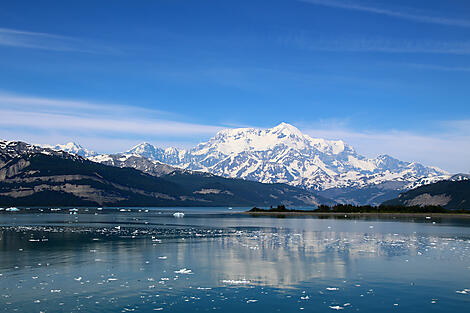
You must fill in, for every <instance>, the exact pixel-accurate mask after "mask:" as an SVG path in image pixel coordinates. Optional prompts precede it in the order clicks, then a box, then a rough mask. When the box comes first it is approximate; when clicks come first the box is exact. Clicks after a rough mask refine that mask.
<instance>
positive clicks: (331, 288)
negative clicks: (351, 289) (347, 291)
mask: <svg viewBox="0 0 470 313" xmlns="http://www.w3.org/2000/svg"><path fill="white" fill-rule="evenodd" d="M326 290H329V291H335V290H339V288H338V287H326Z"/></svg>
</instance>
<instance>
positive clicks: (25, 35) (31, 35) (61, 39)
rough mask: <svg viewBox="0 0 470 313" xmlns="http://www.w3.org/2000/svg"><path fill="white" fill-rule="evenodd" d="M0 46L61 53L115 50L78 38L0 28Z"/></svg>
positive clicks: (113, 51) (112, 51)
mask: <svg viewBox="0 0 470 313" xmlns="http://www.w3.org/2000/svg"><path fill="white" fill-rule="evenodd" d="M0 46H7V47H16V48H28V49H40V50H51V51H61V52H84V53H116V52H117V50H115V49H111V48H109V47H104V46H100V45H98V44H96V43H92V42H89V41H86V40H82V39H79V38H74V37H68V36H60V35H55V34H49V33H41V32H30V31H23V30H17V29H10V28H0Z"/></svg>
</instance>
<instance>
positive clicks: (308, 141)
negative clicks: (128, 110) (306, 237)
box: [90, 123, 450, 204]
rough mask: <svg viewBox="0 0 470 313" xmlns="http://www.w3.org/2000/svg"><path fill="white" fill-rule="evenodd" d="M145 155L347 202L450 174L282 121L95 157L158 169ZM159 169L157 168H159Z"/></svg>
mask: <svg viewBox="0 0 470 313" xmlns="http://www.w3.org/2000/svg"><path fill="white" fill-rule="evenodd" d="M129 156H140V157H143V158H147V159H150V160H152V161H157V162H159V163H155V166H156V167H161V163H163V164H168V165H170V166H173V167H177V168H180V169H186V170H192V171H203V172H209V173H212V174H215V175H220V176H224V177H232V178H243V179H247V180H254V181H258V182H262V183H287V184H289V185H292V186H298V187H302V188H304V189H307V190H315V191H318V192H319V193H320V194H321V195H324V196H326V197H330V198H334V199H335V200H338V201H341V202H349V203H356V204H366V203H367V204H379V203H381V202H382V201H385V200H388V199H391V198H394V197H396V196H397V195H398V194H399V193H400V192H401V191H403V190H407V189H410V188H415V187H418V186H421V185H424V184H429V183H433V182H436V181H439V180H443V179H448V178H450V175H449V174H448V173H447V172H445V171H443V170H441V169H439V168H436V167H427V166H423V165H421V164H419V163H413V162H405V161H400V160H397V159H395V158H393V157H391V156H388V155H380V156H378V157H376V158H366V157H364V156H362V155H360V154H358V153H357V152H356V151H355V150H354V148H353V147H351V146H349V145H347V144H346V143H344V142H343V141H342V140H325V139H321V138H312V137H310V136H308V135H306V134H303V133H302V132H301V131H300V130H299V129H297V128H296V127H294V126H292V125H290V124H287V123H281V124H279V125H277V126H276V127H273V128H269V129H257V128H237V129H224V130H222V131H220V132H218V133H217V134H216V135H215V136H214V137H213V138H211V139H209V141H207V142H203V143H200V144H199V145H197V146H195V147H194V148H192V149H189V150H183V149H177V148H167V149H162V148H159V147H156V146H153V145H151V144H149V143H142V144H139V145H137V146H135V147H133V148H132V149H130V150H128V151H126V152H124V153H122V154H117V155H114V157H112V159H113V161H112V162H111V161H110V155H102V156H94V157H90V159H91V160H93V161H95V162H102V163H106V164H110V165H111V163H113V162H114V163H116V162H118V161H119V160H120V159H122V160H124V161H119V162H121V163H119V162H118V163H119V164H115V165H116V166H130V167H134V168H137V169H141V170H144V171H146V172H147V173H149V174H152V170H151V169H150V167H151V166H152V164H151V163H148V162H145V161H143V159H140V160H137V159H135V158H134V159H132V161H127V159H128V158H129ZM158 171H159V169H157V172H158Z"/></svg>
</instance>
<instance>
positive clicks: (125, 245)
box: [0, 216, 470, 312]
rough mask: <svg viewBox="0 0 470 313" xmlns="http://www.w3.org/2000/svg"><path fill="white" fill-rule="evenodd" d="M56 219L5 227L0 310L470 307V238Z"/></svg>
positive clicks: (267, 224)
mask: <svg viewBox="0 0 470 313" xmlns="http://www.w3.org/2000/svg"><path fill="white" fill-rule="evenodd" d="M67 218H68V217H67ZM101 218H102V217H101ZM109 218H110V219H112V220H110V221H109V220H108V222H109V223H114V222H115V219H116V217H109ZM53 219H54V220H53V221H52V223H51V221H50V220H48V219H47V217H45V220H43V221H42V222H43V223H42V224H44V225H40V224H41V223H39V222H38V221H36V225H32V226H11V225H10V226H3V227H1V228H0V304H1V305H0V310H2V308H3V311H5V312H11V311H14V310H18V311H41V310H42V311H44V312H46V311H47V312H51V311H61V310H63V311H67V312H75V311H86V312H94V311H96V312H103V311H109V312H115V311H116V310H120V311H151V310H154V309H155V310H157V309H158V310H160V309H162V310H165V311H175V312H179V311H182V310H194V311H197V310H223V311H224V312H239V311H240V310H245V311H253V312H254V311H257V312H258V311H259V310H260V307H259V305H262V308H263V310H265V309H269V310H271V311H277V310H281V311H291V310H292V308H294V307H295V309H296V310H297V309H300V308H305V307H306V308H310V310H313V309H314V308H315V310H316V311H323V310H324V311H331V310H332V309H334V308H336V309H338V308H340V309H344V310H348V309H352V308H354V310H361V311H371V312H372V311H374V310H377V309H381V310H383V311H387V310H388V309H390V310H393V309H396V308H395V307H394V304H396V302H399V304H400V306H401V308H403V307H404V308H405V309H404V311H406V308H408V311H410V312H411V311H412V310H411V307H412V305H413V304H417V303H419V304H420V305H423V308H426V310H428V311H429V310H431V311H432V310H434V308H433V307H427V306H426V305H428V304H430V303H431V301H436V300H431V299H434V298H439V304H445V305H446V306H445V308H446V309H450V308H455V309H462V308H463V307H465V306H467V307H468V305H469V304H470V302H469V299H470V295H469V296H468V297H467V298H465V294H464V293H460V294H459V293H456V291H462V290H465V288H470V285H469V284H468V282H469V281H470V268H469V267H470V240H469V238H468V237H467V236H466V235H465V236H460V235H456V234H457V233H458V229H454V230H453V231H449V230H446V231H445V232H444V233H441V234H433V233H431V234H430V232H429V231H428V230H426V229H425V228H424V227H425V225H418V226H416V225H413V228H412V229H413V230H416V231H411V232H410V231H409V227H410V225H402V224H401V223H395V229H397V232H384V231H378V229H380V228H382V229H383V228H386V227H389V225H382V224H380V223H372V224H371V223H369V222H368V223H367V224H366V225H359V226H357V225H353V226H351V225H347V224H330V223H328V224H314V225H313V224H309V223H310V222H309V221H307V222H306V221H303V220H300V221H298V223H299V224H298V225H295V221H292V220H290V221H289V222H283V220H275V221H270V220H262V222H257V224H258V225H257V226H254V225H252V224H251V221H252V220H248V221H244V222H243V223H239V224H244V225H243V226H237V227H235V226H234V223H233V221H232V222H229V221H227V220H226V219H225V218H220V219H218V218H216V217H213V218H212V219H209V222H208V223H206V224H207V226H203V224H204V223H202V222H201V221H202V220H201V219H200V218H199V219H198V220H188V219H187V220H185V222H184V223H186V224H178V225H175V224H174V222H173V220H146V221H147V222H148V223H140V222H139V221H137V222H136V221H135V219H136V217H135V216H134V217H132V218H130V217H127V218H122V217H120V219H121V221H124V222H126V221H129V220H133V221H134V222H133V223H134V224H132V223H121V224H119V225H118V224H113V225H108V224H109V223H105V222H106V221H105V220H100V223H90V221H89V220H86V219H85V220H86V222H83V223H79V222H78V223H74V224H73V225H70V226H64V225H65V224H64V223H63V221H62V222H61V221H60V219H58V218H57V216H55V217H53ZM258 221H259V220H258ZM170 222H172V223H170ZM178 223H183V222H180V221H178ZM305 223H307V224H305ZM317 223H324V221H319V222H318V221H317ZM341 223H347V222H344V221H341ZM349 223H351V222H349ZM104 224H106V226H105V227H103V225H104ZM287 226H289V227H287ZM312 226H315V227H312ZM348 227H359V228H354V230H355V231H350V230H351V229H352V228H348ZM309 228H313V229H315V230H312V229H309ZM318 229H322V230H318ZM340 229H347V230H349V231H341V230H340ZM403 229H405V230H406V231H403ZM415 286H420V288H419V289H418V288H416V287H415ZM390 295H393V297H391V296H390ZM420 297H421V298H420ZM365 298H367V301H366V300H364V299H365ZM428 298H429V299H428ZM428 300H429V301H428ZM348 303H349V304H350V305H346V304H348ZM351 303H352V304H351ZM425 304H426V305H425ZM433 304H437V303H433ZM331 307H333V308H331ZM58 308H60V309H58ZM439 309H440V310H442V309H443V307H442V306H441V307H439ZM438 311H439V310H438Z"/></svg>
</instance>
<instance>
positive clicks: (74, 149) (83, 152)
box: [42, 142, 98, 158]
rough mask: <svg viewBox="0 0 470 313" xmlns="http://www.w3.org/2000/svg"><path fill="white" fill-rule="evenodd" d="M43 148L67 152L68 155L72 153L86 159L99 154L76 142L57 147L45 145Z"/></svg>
mask: <svg viewBox="0 0 470 313" xmlns="http://www.w3.org/2000/svg"><path fill="white" fill-rule="evenodd" d="M42 147H43V148H50V149H52V150H56V151H65V152H68V153H71V154H75V155H79V156H81V157H84V158H88V157H92V156H95V155H98V153H96V152H94V151H91V150H87V149H85V148H84V147H82V146H81V145H79V144H76V143H74V142H68V143H66V144H64V145H55V146H50V145H44V146H42Z"/></svg>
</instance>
